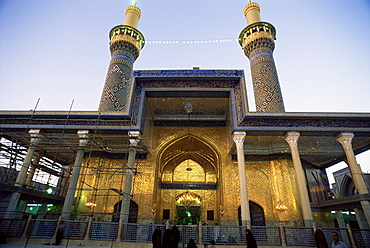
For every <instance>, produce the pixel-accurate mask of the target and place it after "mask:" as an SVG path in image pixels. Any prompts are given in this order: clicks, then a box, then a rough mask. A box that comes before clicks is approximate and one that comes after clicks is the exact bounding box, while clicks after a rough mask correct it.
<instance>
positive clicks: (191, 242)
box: [186, 238, 198, 248]
mask: <svg viewBox="0 0 370 248" xmlns="http://www.w3.org/2000/svg"><path fill="white" fill-rule="evenodd" d="M186 247H187V248H198V246H197V245H196V244H195V242H194V239H193V238H190V240H189V243H188V246H186Z"/></svg>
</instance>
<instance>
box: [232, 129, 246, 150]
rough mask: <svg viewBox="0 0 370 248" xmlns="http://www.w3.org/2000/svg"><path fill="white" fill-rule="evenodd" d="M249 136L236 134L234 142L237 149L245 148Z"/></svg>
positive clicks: (234, 134) (241, 133) (243, 133)
mask: <svg viewBox="0 0 370 248" xmlns="http://www.w3.org/2000/svg"><path fill="white" fill-rule="evenodd" d="M246 135H247V134H246V133H245V132H234V133H233V140H234V142H235V145H236V147H237V148H243V145H244V138H245V136H246Z"/></svg>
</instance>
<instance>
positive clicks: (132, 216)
mask: <svg viewBox="0 0 370 248" xmlns="http://www.w3.org/2000/svg"><path fill="white" fill-rule="evenodd" d="M121 208H122V201H119V202H117V203H116V204H114V210H113V213H114V215H113V217H112V222H118V221H119V218H120V213H121ZM138 212H139V205H137V203H136V202H134V201H132V200H130V211H129V216H128V223H137V215H138Z"/></svg>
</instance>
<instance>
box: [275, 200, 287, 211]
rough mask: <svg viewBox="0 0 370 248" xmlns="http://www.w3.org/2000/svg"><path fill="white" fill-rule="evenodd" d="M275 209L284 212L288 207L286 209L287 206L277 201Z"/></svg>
mask: <svg viewBox="0 0 370 248" xmlns="http://www.w3.org/2000/svg"><path fill="white" fill-rule="evenodd" d="M275 209H276V210H278V211H285V210H287V209H288V207H287V206H285V205H284V204H283V203H282V201H278V204H277V205H276V207H275Z"/></svg>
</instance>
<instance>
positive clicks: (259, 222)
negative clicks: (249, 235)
mask: <svg viewBox="0 0 370 248" xmlns="http://www.w3.org/2000/svg"><path fill="white" fill-rule="evenodd" d="M249 210H250V215H251V226H265V225H266V224H265V213H264V211H263V208H262V207H261V206H260V205H258V204H257V203H255V202H252V201H249ZM238 218H239V225H240V226H241V225H242V211H241V207H240V206H239V208H238Z"/></svg>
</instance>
